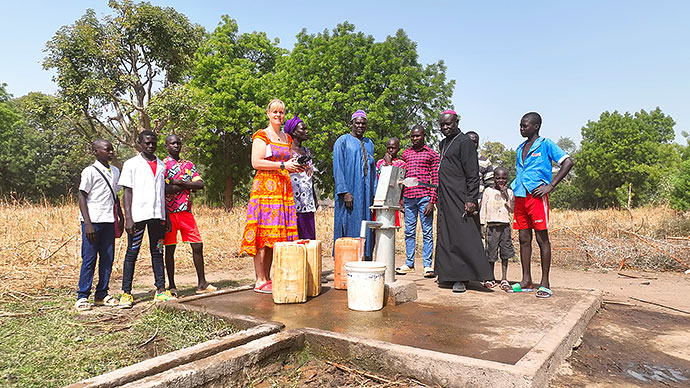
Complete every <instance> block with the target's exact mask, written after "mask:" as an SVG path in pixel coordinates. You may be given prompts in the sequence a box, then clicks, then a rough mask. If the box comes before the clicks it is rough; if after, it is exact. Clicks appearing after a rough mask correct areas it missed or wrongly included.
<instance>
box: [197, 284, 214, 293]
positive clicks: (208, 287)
mask: <svg viewBox="0 0 690 388" xmlns="http://www.w3.org/2000/svg"><path fill="white" fill-rule="evenodd" d="M216 291H218V288H216V287H214V286H212V285H211V284H209V285H208V286H206V288H204V289H203V290H196V294H197V295H204V294H212V293H214V292H216Z"/></svg>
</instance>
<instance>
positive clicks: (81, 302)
mask: <svg viewBox="0 0 690 388" xmlns="http://www.w3.org/2000/svg"><path fill="white" fill-rule="evenodd" d="M74 308H75V309H77V310H78V311H88V310H91V303H89V300H88V299H86V298H79V299H78V300H77V303H75V304H74Z"/></svg>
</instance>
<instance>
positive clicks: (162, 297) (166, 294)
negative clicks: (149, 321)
mask: <svg viewBox="0 0 690 388" xmlns="http://www.w3.org/2000/svg"><path fill="white" fill-rule="evenodd" d="M176 299H177V298H176V297H174V296H173V295H172V294H171V293H170V291H167V290H166V291H163V292H161V293H160V294H156V296H154V297H153V301H154V302H166V301H169V300H176Z"/></svg>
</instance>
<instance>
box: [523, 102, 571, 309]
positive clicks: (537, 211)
mask: <svg viewBox="0 0 690 388" xmlns="http://www.w3.org/2000/svg"><path fill="white" fill-rule="evenodd" d="M540 129H541V116H540V115H539V113H537V112H529V113H526V114H525V115H524V116H522V120H520V135H522V137H526V138H527V140H526V141H525V142H524V143H522V144H520V146H519V147H518V149H517V160H516V162H515V169H516V174H515V180H513V183H511V185H510V188H511V189H512V190H513V192H514V193H515V213H514V217H513V229H515V230H519V238H520V264H521V265H522V280H521V281H520V283H516V284H514V285H513V287H512V288H513V291H514V292H519V291H522V290H526V289H531V288H533V287H534V286H533V283H532V272H531V271H530V265H531V259H532V229H534V231H535V233H536V235H537V244H539V250H540V251H541V282H540V284H539V286H540V287H539V289H538V290H537V297H538V298H548V297H550V296H551V295H553V292H552V291H551V288H550V287H551V283H550V282H549V270H550V268H551V242H549V231H548V228H549V225H548V221H549V193H550V192H551V191H552V190H553V188H554V187H556V185H557V184H558V183H559V182H560V181H561V180H562V179H563V178H564V177H565V176H566V175H568V172H570V169H571V168H572V167H573V160H572V158H570V156H569V155H568V154H566V153H565V151H563V150H562V149H561V148H560V147H559V146H558V145H556V143H554V142H553V141H551V140H550V139H547V138H544V137H541V136H539V130H540ZM552 162H556V163H558V164H559V165H560V166H561V168H560V170H559V171H558V174H556V176H555V177H553V179H552V172H551V163H552Z"/></svg>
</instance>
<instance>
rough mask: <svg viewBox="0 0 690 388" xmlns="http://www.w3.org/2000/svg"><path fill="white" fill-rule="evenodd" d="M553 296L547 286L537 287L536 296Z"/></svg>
mask: <svg viewBox="0 0 690 388" xmlns="http://www.w3.org/2000/svg"><path fill="white" fill-rule="evenodd" d="M552 296H553V291H551V289H550V288H548V287H543V286H542V287H539V289H538V290H537V298H550V297H552Z"/></svg>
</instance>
